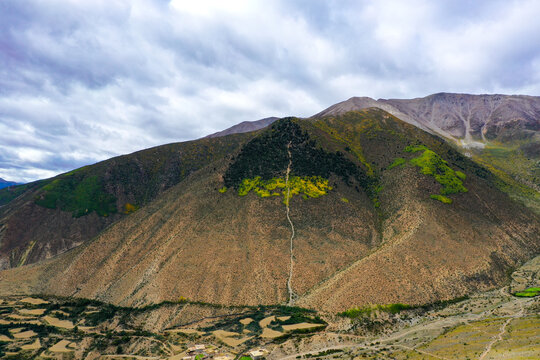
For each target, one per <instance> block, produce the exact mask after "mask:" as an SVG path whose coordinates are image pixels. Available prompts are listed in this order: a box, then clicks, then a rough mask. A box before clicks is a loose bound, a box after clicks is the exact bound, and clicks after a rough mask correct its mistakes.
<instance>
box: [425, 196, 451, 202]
mask: <svg viewBox="0 0 540 360" xmlns="http://www.w3.org/2000/svg"><path fill="white" fill-rule="evenodd" d="M429 197H430V198H432V199H434V200H439V201H440V202H442V203H444V204H451V203H452V199H450V198H449V197H446V196H444V195H439V194H436V195H430V196H429Z"/></svg>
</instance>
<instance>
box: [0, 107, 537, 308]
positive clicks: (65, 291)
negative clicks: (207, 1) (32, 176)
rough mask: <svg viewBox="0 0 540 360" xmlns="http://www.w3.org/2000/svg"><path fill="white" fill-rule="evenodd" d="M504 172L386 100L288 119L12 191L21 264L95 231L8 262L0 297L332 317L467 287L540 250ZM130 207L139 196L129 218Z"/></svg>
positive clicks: (9, 227) (483, 284)
mask: <svg viewBox="0 0 540 360" xmlns="http://www.w3.org/2000/svg"><path fill="white" fill-rule="evenodd" d="M498 181H499V179H498V178H497V177H496V176H495V175H493V174H492V173H491V172H490V171H488V170H486V169H485V168H484V167H482V166H479V165H478V164H477V163H475V162H474V161H472V160H471V159H469V158H467V157H465V156H463V155H462V154H461V153H460V152H458V151H457V150H456V148H455V147H454V146H451V145H449V144H448V143H447V142H446V141H444V140H443V139H441V138H439V137H437V136H433V135H432V134H429V133H427V132H425V131H423V130H421V129H419V128H417V127H415V126H412V125H411V124H408V123H406V122H404V121H401V120H400V119H398V118H396V117H395V116H393V115H391V114H389V113H388V112H386V111H383V110H381V109H378V108H368V109H364V110H361V111H351V112H345V113H340V114H335V115H331V116H319V117H318V118H316V119H298V118H284V119H280V120H277V121H275V122H274V123H273V124H272V125H271V126H270V127H269V128H267V129H264V130H260V131H258V132H251V133H246V134H236V135H229V136H223V137H218V138H206V139H200V140H196V141H193V142H189V143H181V144H172V145H168V146H167V147H158V148H154V149H149V150H145V151H143V152H139V153H136V154H131V155H127V156H125V157H120V158H114V159H111V160H108V161H106V162H103V163H100V164H96V165H94V166H92V167H89V168H83V169H81V170H78V171H75V172H74V173H68V174H64V175H62V176H60V177H58V178H56V179H54V180H51V181H49V182H48V183H47V184H41V185H40V186H39V187H36V188H35V189H34V190H31V191H29V193H28V195H23V196H21V197H18V198H17V199H15V200H13V201H12V202H10V203H8V205H7V206H4V207H3V208H2V209H4V208H6V207H10V210H9V211H10V213H8V212H3V213H2V219H1V221H0V223H1V224H5V225H4V226H5V227H4V228H3V229H2V230H1V231H0V234H4V235H2V236H4V237H3V238H2V240H1V241H0V243H1V244H2V246H3V249H9V246H12V247H11V252H4V256H5V258H6V259H10V261H12V259H16V261H13V262H12V263H11V264H12V265H13V264H14V265H15V266H16V265H17V264H19V263H22V264H26V263H27V261H26V260H25V259H28V258H29V257H26V254H34V253H33V252H34V251H37V250H34V249H38V248H39V249H40V250H39V252H41V253H43V252H46V251H47V249H48V248H50V247H51V246H52V244H61V242H60V241H58V240H55V239H57V238H58V237H60V236H64V238H68V237H69V236H71V234H72V233H79V234H84V236H86V238H85V239H86V240H85V241H84V243H83V244H82V245H81V246H77V247H75V248H73V249H71V250H70V251H67V252H64V253H62V254H60V255H57V256H55V257H54V258H51V259H49V260H47V261H41V262H38V263H37V264H33V265H31V266H20V267H16V268H12V269H8V270H4V271H2V272H1V273H0V293H1V294H5V295H9V294H13V293H18V294H21V293H25V294H30V293H34V294H55V295H65V296H77V297H87V298H96V299H100V300H104V301H107V302H112V303H115V304H121V305H130V306H139V305H142V304H151V303H156V302H160V301H163V300H178V299H180V298H181V297H184V298H188V299H190V300H193V301H203V302H209V303H217V304H226V305H233V304H237V305H238V304H248V305H258V304H284V303H288V304H294V305H299V306H304V307H310V308H314V309H318V310H324V311H327V312H329V313H333V314H335V313H336V312H337V311H343V310H345V309H350V308H352V307H356V306H362V305H365V304H392V303H405V304H424V303H429V302H433V301H437V300H445V299H451V298H456V297H459V296H462V295H465V294H468V293H471V292H475V291H478V290H484V289H490V288H495V287H497V286H499V285H501V284H504V283H506V282H507V280H508V274H509V273H510V272H511V269H514V268H516V267H517V266H518V265H519V264H521V263H523V262H524V261H526V260H528V259H530V258H532V257H533V256H534V255H535V254H538V253H539V252H540V217H539V216H538V215H537V214H535V213H534V212H532V211H530V210H529V209H528V208H526V207H525V206H523V205H522V204H520V203H518V202H514V201H513V200H512V199H510V198H509V197H508V196H507V195H506V194H505V193H504V192H502V191H501V190H500V189H499V185H498ZM70 194H73V196H71V195H70ZM113 198H114V201H112V200H113ZM128 203H131V204H136V205H139V206H140V208H139V209H138V210H137V211H134V212H132V213H131V214H130V215H126V214H122V213H123V212H128V213H129V212H130V210H129V209H131V208H130V207H128V206H127V204H128ZM112 205H114V207H113V206H112ZM2 209H0V211H1V210H2ZM114 210H116V211H114ZM105 215H107V216H105ZM83 219H87V220H83ZM108 219H111V220H108ZM68 220H69V221H68ZM77 221H80V222H79V223H77ZM83 221H85V222H83ZM58 224H60V225H61V227H59V226H58ZM68 224H71V225H69V226H68ZM75 224H78V225H75ZM96 224H98V225H99V226H98V225H96ZM105 225H108V226H107V227H106V228H105ZM87 228H90V229H92V231H93V233H92V234H95V237H93V238H90V237H91V236H89V235H87V232H85V230H86V229H87ZM58 229H61V230H58ZM74 229H79V230H78V232H77V231H74ZM46 231H48V236H41V237H40V238H36V235H40V234H41V233H43V232H46ZM6 233H8V234H11V235H10V237H9V238H8V237H7V236H6V235H5V234H6ZM21 239H26V240H25V241H26V242H25V244H26V245H24V246H23V245H22V242H21V243H20V244H21V245H20V247H19V248H17V247H16V246H13V244H16V243H15V242H16V241H17V240H19V241H21ZM80 242H82V240H81V241H80ZM5 244H8V245H5ZM10 244H11V245H10ZM54 246H57V247H58V246H60V245H54ZM16 249H18V250H16ZM39 252H38V253H39ZM17 262H18V263H17Z"/></svg>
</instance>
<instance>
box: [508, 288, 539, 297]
mask: <svg viewBox="0 0 540 360" xmlns="http://www.w3.org/2000/svg"><path fill="white" fill-rule="evenodd" d="M537 295H540V287H530V288H528V289H525V290H523V291H519V292H516V293H514V296H517V297H535V296H537Z"/></svg>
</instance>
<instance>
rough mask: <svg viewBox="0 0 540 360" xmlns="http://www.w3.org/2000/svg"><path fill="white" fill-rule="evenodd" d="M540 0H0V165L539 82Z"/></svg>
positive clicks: (75, 158) (56, 166) (69, 163)
mask: <svg viewBox="0 0 540 360" xmlns="http://www.w3.org/2000/svg"><path fill="white" fill-rule="evenodd" d="M405 3H406V4H405ZM539 15H540V1H511V0H503V1H498V0H487V1H479V0H470V1H457V0H452V1H450V0H448V1H433V0H431V1H427V0H426V1H416V0H412V1H407V2H405V1H401V0H393V1H381V0H373V1H360V0H352V1H347V0H341V1H337V0H336V1H331V0H320V1H319V0H296V1H292V0H282V1H271V0H265V1H255V0H227V1H223V0H196V1H193V0H186V1H178V0H172V1H165V0H155V1H150V0H126V1H113V0H87V1H76V0H41V1H37V0H36V1H33V0H26V1H20V0H0V177H2V178H5V179H9V180H15V181H31V180H35V179H38V178H46V177H50V176H53V175H56V174H58V173H60V172H64V171H67V170H70V169H73V168H76V167H80V166H83V165H86V164H90V163H94V162H96V161H99V160H103V159H106V158H109V157H112V156H114V155H118V154H124V153H129V152H132V151H136V150H139V149H143V148H147V147H150V146H154V145H159V144H164V143H169V142H176V141H183V140H189V139H195V138H198V137H201V136H204V135H207V134H209V133H212V132H215V131H218V130H222V129H224V128H227V127H229V126H231V125H233V124H236V123H238V122H241V121H244V120H256V119H260V118H263V117H268V116H285V115H296V116H309V115H312V114H314V113H316V112H318V111H320V110H322V109H323V108H326V107H327V106H329V105H331V104H333V103H336V102H339V101H342V100H345V99H347V98H349V97H351V96H370V97H374V98H411V97H420V96H426V95H429V94H431V93H435V92H441V91H448V92H467V93H512V94H517V93H519V94H528V95H540V41H539V40H538V36H539V34H540V21H539V20H538V16H539Z"/></svg>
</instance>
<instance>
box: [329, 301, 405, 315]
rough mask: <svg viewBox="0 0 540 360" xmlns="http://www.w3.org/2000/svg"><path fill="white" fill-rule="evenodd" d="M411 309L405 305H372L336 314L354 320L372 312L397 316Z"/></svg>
mask: <svg viewBox="0 0 540 360" xmlns="http://www.w3.org/2000/svg"><path fill="white" fill-rule="evenodd" d="M411 308H412V307H411V306H410V305H407V304H401V303H397V304H387V305H372V306H363V307H355V308H352V309H349V310H345V311H343V312H340V313H338V315H339V316H342V317H348V318H350V319H355V318H358V317H361V316H369V315H371V313H373V312H374V311H384V312H387V313H390V314H397V313H399V312H401V311H403V310H408V309H411Z"/></svg>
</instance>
